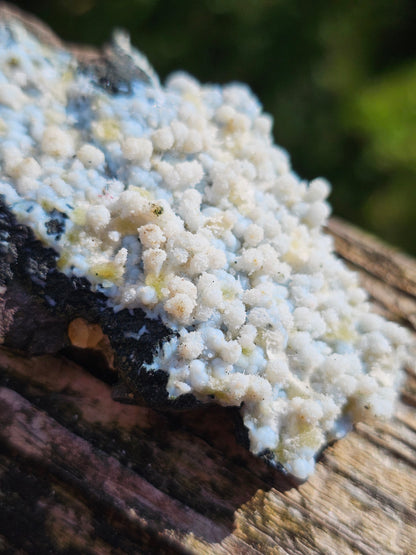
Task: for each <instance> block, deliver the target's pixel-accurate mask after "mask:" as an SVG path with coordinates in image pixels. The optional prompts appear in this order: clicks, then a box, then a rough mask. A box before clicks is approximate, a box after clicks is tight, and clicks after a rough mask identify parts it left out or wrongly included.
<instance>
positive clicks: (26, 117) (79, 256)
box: [0, 23, 410, 479]
mask: <svg viewBox="0 0 416 555" xmlns="http://www.w3.org/2000/svg"><path fill="white" fill-rule="evenodd" d="M113 52H114V53H115V54H114V55H115V56H117V55H118V56H119V57H120V60H123V67H124V68H126V63H127V66H128V67H129V68H130V69H129V71H124V74H123V75H121V73H120V74H119V76H117V73H115V74H113V75H112V76H111V78H108V79H107V78H103V77H102V76H100V75H99V73H97V72H96V71H94V70H93V69H92V68H86V67H81V66H80V64H79V63H78V62H77V60H76V58H75V57H74V56H73V55H72V54H71V53H69V52H67V51H65V50H59V49H56V48H49V47H48V46H46V45H44V44H40V43H39V42H38V40H37V39H36V38H35V37H33V36H31V35H30V34H29V33H27V32H26V31H25V30H24V29H23V27H21V26H19V25H18V24H12V23H8V24H7V25H6V24H3V25H0V164H1V166H0V172H1V173H0V195H2V198H3V201H4V202H5V203H6V205H7V207H8V210H10V211H11V212H12V213H13V216H14V217H15V218H16V219H17V221H18V222H19V223H20V224H24V225H25V226H28V227H29V228H31V230H32V232H33V234H34V236H35V237H36V238H37V239H38V240H40V241H41V243H42V244H43V245H44V246H45V247H48V248H52V249H53V251H54V252H55V255H56V260H57V266H58V268H59V271H60V272H61V273H62V274H64V275H65V276H66V277H67V278H68V279H72V280H84V281H83V283H84V284H85V283H87V284H88V290H89V293H90V292H92V293H93V294H95V295H96V296H97V298H99V299H100V303H101V304H100V306H101V307H102V311H104V312H105V313H106V318H108V313H109V311H110V313H111V314H113V315H114V318H115V319H117V315H118V314H120V313H123V314H126V313H128V314H129V318H128V320H129V324H128V328H127V327H126V329H123V325H124V324H123V322H124V321H125V320H126V319H123V318H119V320H118V321H119V328H120V329H119V330H118V334H119V336H120V337H124V339H123V341H124V344H123V345H124V347H123V348H124V349H126V345H127V347H128V346H130V347H131V349H132V351H134V350H135V349H136V355H135V356H136V358H135V359H134V361H135V364H137V375H139V374H140V375H141V376H143V375H144V374H146V373H148V374H149V376H150V375H156V374H157V373H158V372H160V371H162V372H163V376H164V378H163V379H159V380H158V387H162V388H163V391H164V394H165V395H166V397H167V398H169V399H170V400H172V401H174V400H177V399H180V398H183V396H189V395H192V396H193V397H194V398H196V399H197V400H198V401H200V402H212V400H213V399H214V400H215V401H216V402H218V403H220V404H222V405H233V406H241V414H242V418H243V421H244V424H245V426H246V428H247V430H248V436H249V440H250V449H251V450H252V452H253V453H255V454H262V453H267V454H268V455H267V456H268V458H269V459H273V460H274V461H276V462H278V463H281V464H283V466H284V467H285V468H286V470H287V471H289V472H290V473H292V474H294V475H295V476H297V477H299V478H301V479H303V478H305V477H307V476H308V475H309V474H310V473H311V472H312V471H313V467H314V461H315V459H314V457H315V455H316V453H317V452H319V451H320V449H321V448H322V447H323V446H324V445H325V443H326V442H327V441H328V440H330V439H333V438H334V437H338V436H340V435H342V433H343V432H344V430H345V429H346V427H347V424H346V423H347V422H352V421H354V420H356V419H360V418H362V417H366V416H367V415H371V416H378V417H389V416H390V415H391V414H392V411H393V407H394V401H395V399H396V396H397V388H398V385H399V384H400V382H401V379H402V367H403V364H404V363H405V361H406V357H407V344H408V343H409V341H410V339H409V336H408V333H407V332H406V331H405V330H403V329H402V328H400V327H399V326H398V325H396V324H394V323H391V322H387V321H385V320H383V319H382V318H381V317H380V316H378V315H375V314H372V313H371V312H370V308H369V303H368V302H367V298H366V294H365V292H364V291H363V290H362V289H361V288H360V287H359V284H358V280H357V276H356V275H355V274H354V273H352V272H351V271H349V270H348V269H347V268H346V267H345V266H344V264H343V263H342V262H341V261H340V260H338V259H337V258H336V256H335V255H334V253H333V245H332V240H331V238H330V237H328V236H327V235H326V234H325V233H324V232H323V231H322V226H323V225H324V224H325V221H326V218H327V217H328V215H329V211H330V210H329V205H328V204H327V202H326V197H327V195H328V192H329V185H328V183H327V182H326V181H325V180H324V179H315V180H313V181H311V182H310V183H307V182H305V181H303V180H301V179H300V178H299V177H298V176H297V175H296V174H295V173H294V172H293V170H292V169H291V166H290V162H289V159H288V156H287V154H286V152H285V151H284V150H282V149H281V148H279V147H278V146H276V145H274V143H273V138H272V134H271V128H272V120H271V118H270V116H268V115H267V114H264V113H263V112H262V109H261V105H260V104H259V102H258V100H257V99H256V98H255V97H254V96H253V94H252V93H251V92H250V91H249V89H248V88H247V87H245V86H243V85H239V84H231V85H228V86H223V87H221V86H217V85H201V84H199V83H198V82H197V81H196V80H195V79H193V78H192V77H190V76H188V75H186V74H183V73H182V74H175V75H173V76H172V77H170V78H169V79H168V81H167V83H166V85H165V86H162V85H161V84H160V83H159V81H158V78H157V76H156V75H155V73H154V72H153V70H152V69H151V68H150V67H149V66H148V64H147V62H146V61H145V59H144V58H143V57H142V56H141V55H140V54H139V53H138V52H135V51H134V50H133V49H131V48H130V46H129V44H128V41H127V40H126V38H125V37H124V36H123V35H119V36H118V38H117V40H116V45H115V47H114V50H113ZM126 60H127V62H126ZM115 67H117V64H115ZM114 71H116V70H114ZM126 75H127V77H126ZM54 302H55V301H54ZM97 306H98V305H97ZM97 310H98V309H97ZM98 312H99V311H98ZM135 315H139V316H137V321H136V320H135ZM97 318H98V316H97ZM135 322H137V323H136V324H135ZM146 322H147V324H146ZM151 322H154V323H156V322H157V323H158V324H157V325H158V326H159V328H158V329H159V330H162V332H161V333H160V334H159V335H158V334H156V337H155V342H154V345H153V351H152V352H151V354H149V353H150V350H149V340H150V339H151V337H152V332H151V331H149V330H150V329H151V325H150V323H151ZM155 325H156V324H155ZM123 334H124V335H123ZM120 337H119V340H120V341H121V339H120ZM145 337H147V340H146V341H147V342H146V356H145V357H143V358H142V359H140V357H137V352H138V351H140V349H138V348H137V345H141V343H140V342H141V341H143V338H145ZM161 339H163V340H161ZM135 345H136V347H135ZM130 347H129V348H130ZM116 348H117V346H116ZM123 356H127V355H126V353H125V352H124V355H123ZM133 382H134V380H133ZM137 383H138V387H140V384H142V385H143V384H144V382H143V380H142V381H140V380H138V381H137ZM155 387H156V386H155Z"/></svg>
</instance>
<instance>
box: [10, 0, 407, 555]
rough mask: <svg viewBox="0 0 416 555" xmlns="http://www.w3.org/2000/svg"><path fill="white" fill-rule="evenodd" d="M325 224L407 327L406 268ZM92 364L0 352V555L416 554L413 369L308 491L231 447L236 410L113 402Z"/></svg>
mask: <svg viewBox="0 0 416 555" xmlns="http://www.w3.org/2000/svg"><path fill="white" fill-rule="evenodd" d="M0 17H17V16H16V12H15V10H14V9H11V8H10V7H7V6H5V5H4V4H3V5H0ZM19 17H20V18H21V19H23V21H24V22H25V24H27V25H28V27H29V28H30V29H31V30H36V32H37V33H38V34H39V33H40V35H39V36H42V40H45V41H52V42H51V44H56V43H54V42H53V41H57V39H56V37H54V35H53V34H51V33H50V31H49V30H47V29H45V28H44V27H43V26H42V24H40V23H39V22H37V21H35V20H33V19H32V18H29V19H27V17H26V16H25V15H22V14H20V15H19ZM77 52H78V51H77ZM82 56H87V58H88V56H90V57H89V58H88V59H89V60H93V59H94V60H101V57H100V55H99V54H98V53H97V52H94V51H88V52H87V53H86V51H85V50H83V54H82ZM94 56H95V57H94ZM87 58H86V59H87ZM328 231H329V233H331V234H332V235H333V236H334V239H335V246H336V249H337V251H338V252H339V254H340V255H341V256H342V257H343V258H344V259H345V261H346V262H347V264H349V265H350V266H351V267H353V268H354V269H356V270H357V271H359V272H360V274H361V278H362V283H363V285H364V286H365V288H366V289H367V291H368V292H369V294H370V297H371V300H372V302H373V304H374V307H375V309H376V310H378V311H379V312H381V313H382V314H384V315H385V316H386V317H388V318H391V319H392V320H396V321H398V322H400V323H402V324H403V325H405V326H407V327H408V328H410V329H411V330H413V331H415V329H416V262H415V261H414V260H413V259H411V258H409V257H407V256H404V255H402V254H399V253H397V252H396V251H394V250H392V249H391V248H389V247H386V246H385V245H383V244H381V243H380V242H379V241H378V240H377V239H375V238H373V237H371V236H369V235H367V234H365V233H363V232H362V231H360V230H357V229H355V228H354V227H352V226H350V225H349V224H347V223H345V222H342V221H340V220H337V219H332V220H331V221H330V222H329V224H328ZM91 370H92V371H91ZM93 370H94V369H91V368H83V367H81V366H79V365H77V364H75V363H74V362H71V361H69V360H67V359H66V358H64V357H57V356H51V355H45V356H38V357H31V358H25V357H23V356H21V355H19V354H16V353H13V352H10V351H8V350H6V349H4V348H3V349H1V348H0V552H4V553H10V554H12V553H13V554H14V553H19V554H25V553H28V554H32V553H33V554H42V553H53V554H55V553H65V554H68V553H70V554H72V553H80V554H81V553H82V554H107V553H108V554H125V553H126V554H130V553H131V554H133V553H162V554H163V553H201V554H204V555H205V554H217V553H219V554H222V553H224V554H250V553H261V554H264V553H265V554H305V555H306V554H308V555H309V554H316V553H325V554H328V555H332V554H356V553H364V554H377V555H380V554H397V555H399V554H400V555H405V554H406V555H411V554H415V553H416V547H415V542H416V415H415V407H416V374H415V372H414V370H412V369H408V372H407V380H406V383H405V384H404V386H403V390H402V396H401V399H400V403H399V405H398V408H397V412H396V416H395V418H394V419H393V420H392V421H390V422H385V423H383V422H374V423H365V424H364V423H362V424H358V425H357V426H356V427H355V429H354V430H353V431H352V432H351V433H350V434H348V436H347V437H346V438H344V439H342V440H340V441H338V442H337V443H335V444H334V445H332V446H330V447H328V448H327V449H326V450H325V451H324V452H323V454H322V456H321V459H320V461H319V462H318V464H317V468H316V472H315V474H314V475H313V476H312V477H311V478H310V479H309V480H308V481H307V482H306V483H304V484H302V485H298V484H295V483H293V482H292V481H290V480H289V479H288V478H287V477H285V476H283V475H281V474H279V473H278V472H277V471H274V470H272V469H270V468H268V467H266V466H265V464H264V463H263V462H262V461H260V460H258V459H256V458H255V457H254V456H252V455H250V453H248V452H247V451H246V450H245V449H244V448H243V447H242V446H240V445H239V444H238V443H237V441H236V439H235V436H234V427H235V411H234V409H225V408H222V407H211V408H201V409H198V410H196V411H193V412H181V413H179V414H164V413H160V412H156V411H153V410H151V409H147V408H143V407H137V406H130V405H122V404H119V403H117V402H115V401H114V400H113V399H112V397H111V386H112V379H111V375H110V373H107V374H106V375H103V376H102V377H97V375H96V372H94V371H93Z"/></svg>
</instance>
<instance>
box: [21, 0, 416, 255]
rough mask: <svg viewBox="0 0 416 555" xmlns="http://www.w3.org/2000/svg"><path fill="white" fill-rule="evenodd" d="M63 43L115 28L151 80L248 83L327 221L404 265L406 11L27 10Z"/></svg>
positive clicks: (413, 226) (413, 167)
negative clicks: (349, 227)
mask: <svg viewBox="0 0 416 555" xmlns="http://www.w3.org/2000/svg"><path fill="white" fill-rule="evenodd" d="M15 4H17V5H19V6H20V7H22V8H24V9H26V10H28V11H30V12H33V13H36V14H37V15H38V16H39V17H40V18H42V19H43V20H44V21H45V22H46V23H48V24H49V25H50V26H51V27H52V28H53V29H54V30H55V32H56V33H57V34H58V35H60V36H61V37H62V38H63V39H65V40H69V41H73V42H85V43H90V44H96V45H101V44H102V43H104V42H106V41H108V39H109V37H110V36H111V30H112V29H113V28H114V27H123V28H125V29H127V30H128V31H129V32H130V34H131V37H132V42H133V43H134V44H135V45H136V46H137V47H138V48H139V49H140V50H142V51H143V52H144V53H145V54H146V55H147V57H148V58H149V60H150V61H151V63H152V64H153V66H154V67H155V69H156V70H157V71H158V73H159V75H161V77H162V78H163V77H166V75H167V74H169V73H170V72H171V71H174V70H177V69H185V70H187V71H188V72H190V73H192V74H193V75H195V76H196V77H197V78H198V79H199V80H200V81H202V82H206V81H211V82H220V83H224V82H228V81H235V80H238V81H243V82H246V83H248V84H249V85H250V86H251V88H252V89H253V91H254V92H255V93H256V94H257V96H258V97H259V98H260V99H261V101H262V103H263V105H264V107H265V110H267V111H268V112H271V113H272V114H273V115H274V120H275V126H274V134H275V138H276V142H277V143H278V144H279V145H282V146H283V147H285V148H286V149H287V150H288V151H289V152H290V154H291V157H292V161H293V166H294V168H295V170H296V171H297V173H298V174H299V175H301V176H302V177H305V178H306V179H310V178H313V177H315V176H318V175H324V176H325V177H327V178H328V179H329V180H330V181H331V182H332V184H333V193H332V197H331V203H332V205H333V208H334V212H335V213H336V214H338V215H341V216H343V217H345V218H347V219H349V220H350V221H353V222H356V223H358V224H359V225H361V226H363V227H366V228H367V229H370V230H372V231H374V232H375V233H377V234H378V235H379V236H381V237H383V238H385V239H386V240H388V241H390V242H392V243H395V244H397V245H398V246H400V247H401V248H402V249H406V250H408V251H409V252H412V253H414V254H416V240H415V239H416V222H415V215H416V2H414V0H394V1H393V0H360V1H359V2H355V1H353V0H337V1H335V2H330V1H328V0H327V1H323V0H313V1H310V0H201V1H195V0H175V1H173V0H164V1H163V0H101V1H100V0H37V2H33V0H30V1H29V0H28V1H26V2H25V1H17V2H15Z"/></svg>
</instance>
